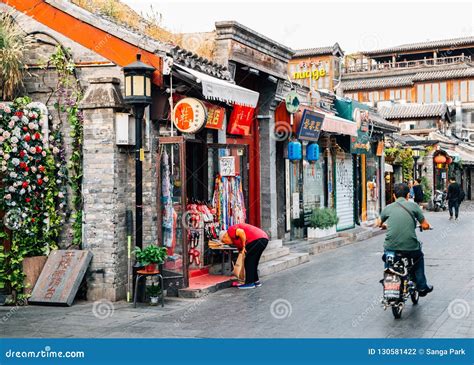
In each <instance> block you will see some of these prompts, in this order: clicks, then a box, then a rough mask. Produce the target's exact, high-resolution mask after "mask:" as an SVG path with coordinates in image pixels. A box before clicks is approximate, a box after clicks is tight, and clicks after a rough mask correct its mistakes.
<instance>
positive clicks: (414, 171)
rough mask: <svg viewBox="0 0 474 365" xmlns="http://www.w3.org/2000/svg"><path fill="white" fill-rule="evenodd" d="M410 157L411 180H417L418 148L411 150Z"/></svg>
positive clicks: (419, 151)
mask: <svg viewBox="0 0 474 365" xmlns="http://www.w3.org/2000/svg"><path fill="white" fill-rule="evenodd" d="M412 156H413V160H414V164H413V178H414V179H417V178H418V174H417V172H418V159H419V158H420V156H421V150H420V149H419V148H413V149H412Z"/></svg>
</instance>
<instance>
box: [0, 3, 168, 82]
mask: <svg viewBox="0 0 474 365" xmlns="http://www.w3.org/2000/svg"><path fill="white" fill-rule="evenodd" d="M0 2H3V3H5V4H7V5H8V6H11V7H13V8H14V9H16V10H18V11H21V12H22V13H24V14H26V15H27V16H29V17H31V18H33V19H35V20H36V21H38V22H40V23H42V24H44V25H45V26H47V27H48V28H51V29H53V30H55V31H57V32H58V33H61V34H63V35H64V36H66V37H67V38H69V39H71V40H73V41H74V42H77V43H79V44H81V45H82V46H84V47H86V48H88V49H90V50H92V51H94V52H96V53H97V54H99V55H101V56H103V57H105V58H107V59H108V60H110V61H111V62H113V63H115V64H116V65H118V66H125V65H127V64H129V63H131V62H133V61H134V60H135V59H136V54H137V52H140V53H141V54H142V59H141V60H142V61H143V62H145V63H147V64H149V65H151V66H153V67H154V68H155V69H156V71H155V72H154V74H153V83H154V84H156V85H158V86H161V85H162V84H163V79H162V60H161V57H159V56H157V55H155V54H153V53H151V52H148V51H146V50H143V49H140V48H139V47H137V46H136V45H133V44H131V43H128V42H126V41H124V40H123V39H120V38H118V37H116V36H115V35H113V34H110V33H107V32H106V31H104V30H102V29H99V28H96V27H94V26H93V25H90V24H88V23H85V22H83V21H81V20H79V19H77V18H75V17H74V16H72V15H70V14H68V13H65V12H64V11H61V10H59V9H56V8H55V7H54V6H52V5H50V4H48V3H46V2H45V1H44V0H0Z"/></svg>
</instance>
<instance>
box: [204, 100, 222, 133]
mask: <svg viewBox="0 0 474 365" xmlns="http://www.w3.org/2000/svg"><path fill="white" fill-rule="evenodd" d="M204 105H205V106H206V108H207V121H206V128H210V129H219V130H222V127H223V126H224V117H225V109H224V108H221V107H220V106H217V105H214V104H211V103H206V102H205V103H204Z"/></svg>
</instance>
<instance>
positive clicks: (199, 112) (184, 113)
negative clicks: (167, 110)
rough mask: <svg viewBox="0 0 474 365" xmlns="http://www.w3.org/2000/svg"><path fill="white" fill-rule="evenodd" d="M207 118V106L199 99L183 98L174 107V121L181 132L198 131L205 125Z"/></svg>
mask: <svg viewBox="0 0 474 365" xmlns="http://www.w3.org/2000/svg"><path fill="white" fill-rule="evenodd" d="M206 120H207V111H206V108H205V106H204V104H203V103H202V102H201V101H199V100H197V99H194V98H184V99H181V100H180V101H178V103H177V104H176V106H175V107H174V112H173V123H174V125H175V126H176V128H177V129H178V130H179V131H180V132H183V133H197V132H199V131H200V130H201V129H202V128H203V127H204V125H205V123H206Z"/></svg>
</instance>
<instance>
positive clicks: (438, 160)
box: [433, 155, 446, 165]
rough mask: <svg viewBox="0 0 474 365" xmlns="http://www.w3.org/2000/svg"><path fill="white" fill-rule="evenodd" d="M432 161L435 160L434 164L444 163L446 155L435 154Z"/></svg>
mask: <svg viewBox="0 0 474 365" xmlns="http://www.w3.org/2000/svg"><path fill="white" fill-rule="evenodd" d="M433 161H434V162H435V164H437V165H438V164H444V163H446V156H444V155H437V156H435V158H434V159H433Z"/></svg>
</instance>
